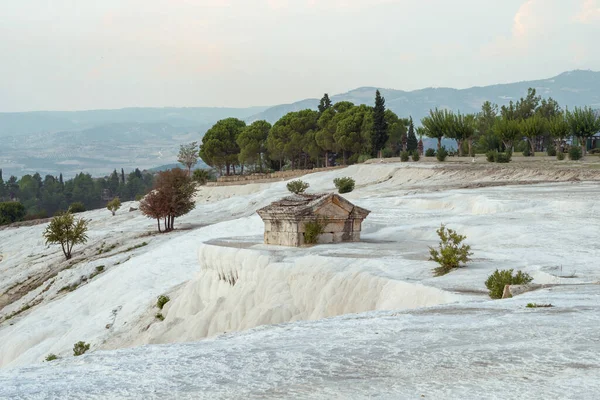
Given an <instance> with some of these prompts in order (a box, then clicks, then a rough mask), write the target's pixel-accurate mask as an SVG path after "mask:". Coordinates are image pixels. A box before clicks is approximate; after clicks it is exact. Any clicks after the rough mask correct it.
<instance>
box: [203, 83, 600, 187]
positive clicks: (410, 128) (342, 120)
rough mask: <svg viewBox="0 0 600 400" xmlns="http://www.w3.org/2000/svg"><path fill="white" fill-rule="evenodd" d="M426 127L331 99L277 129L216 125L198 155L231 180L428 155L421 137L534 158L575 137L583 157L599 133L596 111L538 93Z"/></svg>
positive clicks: (376, 108)
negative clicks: (234, 176)
mask: <svg viewBox="0 0 600 400" xmlns="http://www.w3.org/2000/svg"><path fill="white" fill-rule="evenodd" d="M420 122H421V126H419V127H418V128H415V125H414V123H413V121H412V117H408V118H401V117H398V115H396V114H395V113H394V112H392V111H391V110H389V109H386V107H385V99H384V98H383V97H382V96H381V94H380V92H379V91H377V92H376V95H375V102H374V105H373V106H367V105H355V104H353V103H351V102H347V101H341V102H338V103H335V104H333V103H332V101H331V100H330V98H329V96H328V95H327V94H325V95H324V96H323V98H322V99H321V101H320V103H319V106H318V109H317V110H310V109H306V110H300V111H293V112H290V113H287V114H286V115H284V116H283V117H281V118H280V119H279V120H278V121H277V122H275V123H274V124H273V125H271V124H270V123H269V122H267V121H264V120H260V121H255V122H253V123H251V124H249V125H247V124H246V123H245V122H244V121H242V120H239V119H236V118H228V119H224V120H221V121H218V122H217V123H216V124H215V125H213V126H212V127H211V128H210V129H209V130H208V131H207V132H206V134H205V135H204V137H203V139H202V144H201V145H200V149H199V150H200V151H199V155H200V157H201V158H202V159H203V160H204V162H206V163H207V164H208V165H210V166H211V167H213V168H215V169H216V170H218V171H219V172H220V173H221V174H222V175H230V174H236V173H244V171H245V170H246V171H251V172H263V171H265V170H281V169H284V168H289V169H299V168H305V169H306V168H314V167H326V166H331V165H334V164H343V165H346V164H352V163H355V162H357V161H362V160H364V159H368V158H371V157H375V156H379V157H393V156H398V155H399V153H400V152H402V151H407V152H414V151H416V150H417V149H422V147H421V146H422V137H423V136H426V137H430V138H433V139H436V140H437V147H438V149H439V148H441V147H442V139H453V140H455V142H456V148H457V151H458V153H459V155H472V154H474V153H485V152H487V151H490V150H498V151H507V150H508V151H513V150H514V148H515V146H517V147H519V148H524V150H526V152H525V153H526V154H532V155H533V154H534V153H535V152H536V151H543V150H544V149H547V148H548V147H557V148H558V147H564V146H565V144H566V140H567V139H568V138H571V137H574V138H575V139H578V141H577V142H578V143H579V145H581V146H582V147H583V150H584V153H585V148H584V146H585V140H586V138H589V137H590V136H592V135H594V134H595V133H596V132H598V131H600V118H598V116H597V115H596V114H595V112H594V111H593V110H592V109H591V108H589V107H584V108H578V107H576V108H574V109H573V110H572V111H570V110H568V109H565V110H563V109H562V108H561V107H560V105H559V104H558V102H556V101H555V100H554V99H552V98H548V99H544V98H542V97H541V96H538V95H537V93H536V90H535V89H529V90H528V93H527V96H526V97H524V98H521V99H519V100H518V101H516V102H513V101H511V102H510V103H509V104H508V105H505V106H502V107H498V105H496V104H493V103H491V102H489V101H487V102H485V103H484V104H483V105H482V108H481V111H480V112H478V113H470V114H468V113H467V114H463V113H461V112H456V113H455V112H453V111H450V110H446V109H437V108H436V109H435V110H431V111H430V113H429V115H428V116H426V117H424V118H423V119H421V121H420ZM417 135H418V136H419V139H417ZM419 142H421V144H420V145H419ZM525 145H527V146H525Z"/></svg>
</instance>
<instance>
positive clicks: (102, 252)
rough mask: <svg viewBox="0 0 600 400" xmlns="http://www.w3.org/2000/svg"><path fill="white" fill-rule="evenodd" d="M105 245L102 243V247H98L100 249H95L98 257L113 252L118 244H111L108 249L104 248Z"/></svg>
mask: <svg viewBox="0 0 600 400" xmlns="http://www.w3.org/2000/svg"><path fill="white" fill-rule="evenodd" d="M105 244H106V243H105V242H102V245H100V247H96V251H97V252H96V254H97V255H100V254H104V253H109V252H111V251H113V250H114V249H115V248H116V247H117V246H118V245H119V244H118V243H113V244H111V245H110V246H108V247H106V248H105V247H104V245H105Z"/></svg>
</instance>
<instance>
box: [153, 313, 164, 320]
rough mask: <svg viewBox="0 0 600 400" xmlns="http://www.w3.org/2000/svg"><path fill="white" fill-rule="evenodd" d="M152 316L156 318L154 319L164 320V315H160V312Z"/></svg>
mask: <svg viewBox="0 0 600 400" xmlns="http://www.w3.org/2000/svg"><path fill="white" fill-rule="evenodd" d="M154 318H156V319H157V320H159V321H164V320H165V316H164V315H162V313H156V314H155V315H154Z"/></svg>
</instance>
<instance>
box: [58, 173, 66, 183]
mask: <svg viewBox="0 0 600 400" xmlns="http://www.w3.org/2000/svg"><path fill="white" fill-rule="evenodd" d="M58 181H59V182H60V186H63V185H64V184H65V182H64V181H63V176H62V172H61V173H60V176H59V177H58Z"/></svg>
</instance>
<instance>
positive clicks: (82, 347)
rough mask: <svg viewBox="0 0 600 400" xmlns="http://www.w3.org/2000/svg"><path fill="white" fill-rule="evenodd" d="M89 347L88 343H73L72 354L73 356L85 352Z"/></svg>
mask: <svg viewBox="0 0 600 400" xmlns="http://www.w3.org/2000/svg"><path fill="white" fill-rule="evenodd" d="M89 349H90V344H89V343H85V342H83V341H79V342H77V343H75V344H74V345H73V355H74V356H75V357H77V356H80V355H82V354H85V352H86V351H88V350H89Z"/></svg>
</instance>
